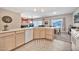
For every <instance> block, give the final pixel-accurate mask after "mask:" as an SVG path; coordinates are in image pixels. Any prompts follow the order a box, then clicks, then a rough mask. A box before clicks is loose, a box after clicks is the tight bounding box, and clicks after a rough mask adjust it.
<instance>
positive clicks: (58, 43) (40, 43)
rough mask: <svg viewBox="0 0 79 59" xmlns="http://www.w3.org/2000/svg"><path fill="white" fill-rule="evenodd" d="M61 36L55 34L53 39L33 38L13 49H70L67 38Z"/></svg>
mask: <svg viewBox="0 0 79 59" xmlns="http://www.w3.org/2000/svg"><path fill="white" fill-rule="evenodd" d="M64 35H67V34H64ZM62 36H63V35H62ZM62 36H60V35H57V36H56V38H55V39H54V40H53V41H50V40H46V39H37V40H33V41H31V42H29V43H27V44H25V45H24V46H22V47H20V48H18V49H16V50H14V51H71V50H72V49H71V43H70V42H68V40H67V41H64V40H61V39H64V38H65V37H64V38H63V37H62ZM58 37H59V38H60V39H59V38H58ZM66 39H67V38H66ZM68 39H70V38H68Z"/></svg>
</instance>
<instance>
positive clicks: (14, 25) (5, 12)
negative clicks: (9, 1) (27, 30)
mask: <svg viewBox="0 0 79 59" xmlns="http://www.w3.org/2000/svg"><path fill="white" fill-rule="evenodd" d="M3 16H10V17H12V20H13V21H12V23H10V24H8V26H9V27H8V29H16V28H20V26H21V17H20V14H19V13H15V12H12V11H9V10H5V9H0V30H3V28H4V25H5V23H4V22H2V17H3Z"/></svg>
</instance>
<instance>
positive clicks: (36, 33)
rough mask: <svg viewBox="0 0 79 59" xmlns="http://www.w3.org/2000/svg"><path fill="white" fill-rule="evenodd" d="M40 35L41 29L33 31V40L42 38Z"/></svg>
mask: <svg viewBox="0 0 79 59" xmlns="http://www.w3.org/2000/svg"><path fill="white" fill-rule="evenodd" d="M39 33H40V29H39V28H34V29H33V38H34V39H38V38H40V36H39V35H40V34H39Z"/></svg>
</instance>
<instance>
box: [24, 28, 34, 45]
mask: <svg viewBox="0 0 79 59" xmlns="http://www.w3.org/2000/svg"><path fill="white" fill-rule="evenodd" d="M31 40H33V29H27V30H25V43H28V42H30V41H31Z"/></svg>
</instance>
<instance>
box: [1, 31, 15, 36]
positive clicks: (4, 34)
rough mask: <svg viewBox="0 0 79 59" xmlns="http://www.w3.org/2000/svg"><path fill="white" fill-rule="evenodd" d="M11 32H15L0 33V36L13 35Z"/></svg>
mask: <svg viewBox="0 0 79 59" xmlns="http://www.w3.org/2000/svg"><path fill="white" fill-rule="evenodd" d="M13 34H15V32H8V33H0V37H4V36H9V35H13Z"/></svg>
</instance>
